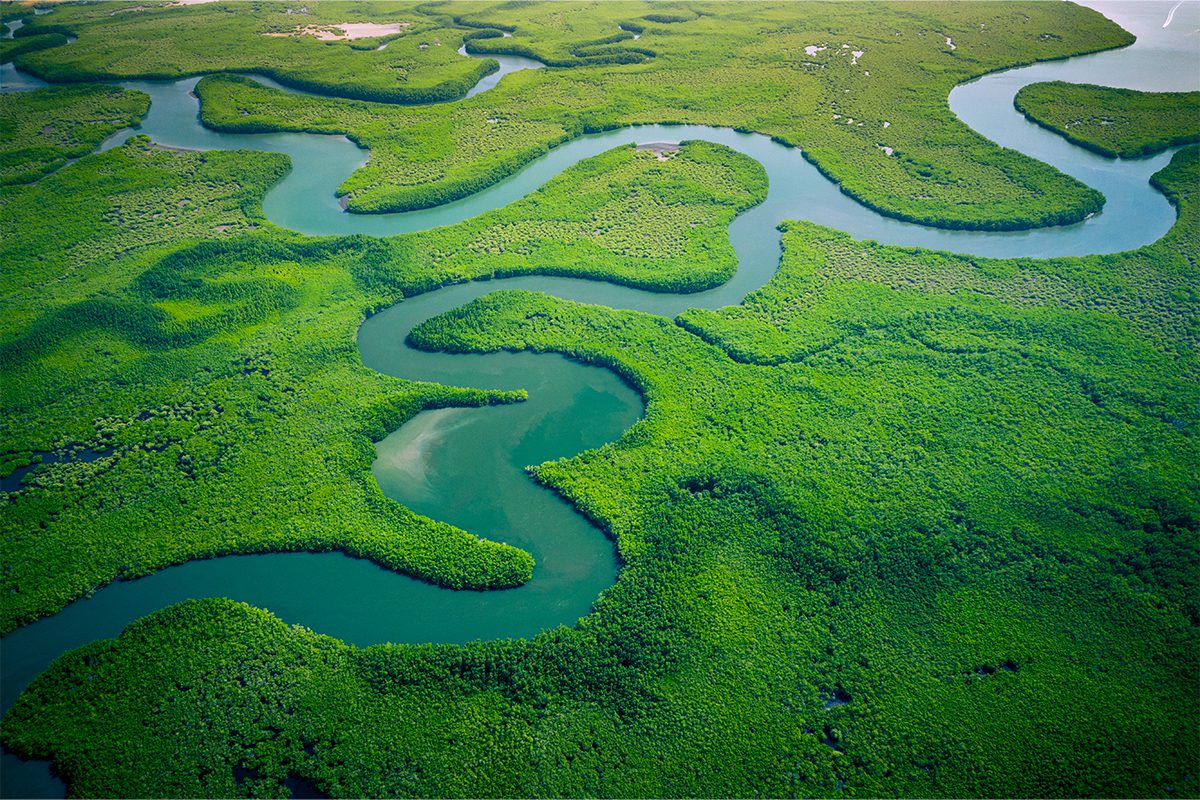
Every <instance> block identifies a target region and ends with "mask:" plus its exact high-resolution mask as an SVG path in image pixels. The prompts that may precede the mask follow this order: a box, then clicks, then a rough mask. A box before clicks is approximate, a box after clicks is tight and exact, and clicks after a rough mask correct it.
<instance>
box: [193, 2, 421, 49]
mask: <svg viewBox="0 0 1200 800" xmlns="http://www.w3.org/2000/svg"><path fill="white" fill-rule="evenodd" d="M202 1H203V0H202ZM214 2H215V0H214ZM411 26H412V23H411V22H393V23H389V24H383V23H377V22H343V23H342V24H340V25H302V26H300V27H298V28H296V30H294V31H292V32H291V33H264V34H263V36H274V37H280V36H315V37H316V38H318V39H320V40H321V41H323V42H345V41H349V40H350V39H374V38H376V37H378V36H390V35H392V34H394V33H401V32H402V31H403V30H404V29H405V28H409V27H411Z"/></svg>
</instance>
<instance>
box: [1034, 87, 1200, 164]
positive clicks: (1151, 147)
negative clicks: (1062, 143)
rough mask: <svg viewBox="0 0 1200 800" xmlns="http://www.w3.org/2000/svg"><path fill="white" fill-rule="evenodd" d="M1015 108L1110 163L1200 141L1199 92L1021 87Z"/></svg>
mask: <svg viewBox="0 0 1200 800" xmlns="http://www.w3.org/2000/svg"><path fill="white" fill-rule="evenodd" d="M1013 104H1014V105H1015V106H1016V107H1017V110H1019V111H1020V112H1021V113H1023V114H1024V115H1025V116H1026V117H1028V118H1029V119H1031V120H1032V121H1034V122H1036V123H1037V124H1039V125H1041V126H1042V127H1043V128H1048V129H1049V130H1052V131H1054V132H1055V133H1059V134H1062V135H1063V136H1065V137H1066V138H1068V139H1070V140H1071V141H1072V142H1074V143H1075V144H1078V145H1082V146H1083V147H1086V148H1088V149H1089V150H1094V151H1095V152H1097V153H1100V154H1101V155H1106V156H1112V157H1114V158H1115V157H1117V156H1120V157H1121V158H1137V157H1138V156H1148V155H1152V154H1154V153H1157V152H1160V151H1162V150H1165V149H1167V148H1168V147H1173V146H1175V145H1180V144H1187V143H1189V142H1197V141H1200V92H1136V91H1133V90H1132V89H1114V88H1112V87H1108V86H1092V85H1089V84H1075V83H1063V82H1062V81H1052V82H1049V83H1031V84H1029V85H1028V86H1024V87H1022V88H1021V91H1019V92H1017V96H1016V97H1015V98H1013Z"/></svg>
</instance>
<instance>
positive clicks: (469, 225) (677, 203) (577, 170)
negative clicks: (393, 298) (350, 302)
mask: <svg viewBox="0 0 1200 800" xmlns="http://www.w3.org/2000/svg"><path fill="white" fill-rule="evenodd" d="M664 159H665V160H659V158H658V157H657V156H656V154H655V153H653V152H649V151H642V150H635V149H633V148H630V147H621V148H617V149H616V150H611V151H609V152H608V153H605V154H603V155H600V156H597V157H595V158H591V159H588V160H586V161H583V162H581V163H580V164H578V165H577V166H575V167H573V168H572V169H571V170H569V171H568V172H566V173H563V174H562V175H560V176H558V177H557V178H554V179H553V180H551V181H549V182H548V183H547V184H546V185H545V186H544V187H542V188H541V189H540V190H539V191H538V192H537V194H536V195H535V198H531V199H530V200H527V201H521V202H518V203H515V204H513V205H511V206H508V207H507V208H504V209H499V210H497V211H494V212H492V213H489V214H485V215H483V216H480V217H477V218H475V219H471V220H467V221H465V222H463V223H461V224H460V225H456V226H453V227H449V228H436V229H434V230H432V231H428V232H426V233H418V234H413V235H412V236H409V237H404V238H403V239H402V240H398V243H399V242H403V244H402V247H403V253H404V258H403V259H401V260H397V261H393V262H390V263H389V265H388V266H387V268H386V273H385V272H383V271H376V272H374V273H372V274H371V276H370V278H369V280H370V281H372V282H375V281H386V282H391V283H395V284H396V285H398V286H399V287H400V288H401V290H402V291H403V292H404V294H406V295H410V294H413V293H415V292H416V291H423V290H426V289H428V288H431V287H433V286H436V285H440V284H442V283H444V282H446V281H447V280H451V279H453V280H463V279H469V278H478V277H502V276H509V275H518V274H523V273H528V272H539V273H542V274H553V275H572V276H585V277H593V278H603V279H604V280H608V281H612V282H615V283H624V284H628V285H630V286H638V287H640V288H645V289H652V290H655V291H668V292H694V291H699V290H701V289H708V288H711V287H713V286H717V285H720V284H722V283H724V282H725V281H727V280H729V278H730V277H732V275H733V273H734V272H735V271H736V270H737V256H736V254H735V253H734V252H733V248H732V247H730V245H729V237H728V236H727V234H726V228H727V227H728V226H729V223H730V222H732V221H733V218H734V216H735V215H736V214H737V212H738V211H743V210H745V209H747V208H749V207H750V206H752V205H755V204H756V203H759V202H762V200H763V199H764V198H765V197H766V195H767V177H766V174H765V172H764V170H763V169H762V167H761V166H760V165H759V164H758V163H757V162H755V161H753V160H751V159H749V158H746V157H745V156H742V155H740V154H738V153H736V152H734V151H732V150H730V149H728V148H726V147H723V146H721V145H717V144H712V143H710V142H704V141H697V142H686V143H684V144H683V146H682V148H681V149H680V150H678V151H673V152H669V153H668V154H666V155H665V156H664ZM364 278H366V276H364Z"/></svg>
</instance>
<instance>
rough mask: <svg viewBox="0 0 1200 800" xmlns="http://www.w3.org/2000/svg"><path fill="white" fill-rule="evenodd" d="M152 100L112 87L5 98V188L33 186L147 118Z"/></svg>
mask: <svg viewBox="0 0 1200 800" xmlns="http://www.w3.org/2000/svg"><path fill="white" fill-rule="evenodd" d="M149 107H150V98H148V97H147V96H146V95H145V94H144V93H142V92H131V91H126V90H124V89H116V88H113V87H111V86H68V87H61V88H60V87H55V88H50V89H40V90H38V91H35V92H28V93H24V94H21V95H16V94H0V185H5V184H13V183H29V182H30V181H34V180H37V179H38V178H40V177H41V176H42V175H45V174H46V173H48V172H53V171H54V170H56V169H58V168H59V167H61V166H62V165H63V164H65V163H66V162H67V159H69V158H78V157H79V156H82V155H86V154H88V153H90V152H91V151H92V150H95V149H96V146H97V145H99V144H100V143H101V142H103V141H104V140H105V139H106V138H108V136H109V135H110V134H112V133H115V132H116V131H118V130H120V129H121V128H126V127H128V126H130V125H132V124H134V123H135V122H137V121H138V120H139V119H141V118H142V116H143V115H145V113H146V110H147V109H149Z"/></svg>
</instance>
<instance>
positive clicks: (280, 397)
mask: <svg viewBox="0 0 1200 800" xmlns="http://www.w3.org/2000/svg"><path fill="white" fill-rule="evenodd" d="M285 169H286V161H285V159H283V157H281V156H277V155H268V154H261V153H247V152H232V153H227V152H212V153H203V154H201V153H190V152H178V151H163V150H161V149H159V148H156V147H154V146H153V145H151V144H150V143H149V142H148V141H147V140H145V139H144V138H138V139H135V140H132V141H131V142H130V143H129V144H128V145H126V146H125V147H123V148H119V149H117V150H114V151H111V152H109V153H105V154H102V155H95V156H89V157H87V158H85V159H82V160H81V161H79V162H78V163H76V164H74V165H72V166H71V167H69V168H66V169H63V170H61V171H60V172H58V173H57V174H55V175H53V176H50V177H48V178H45V179H43V180H42V181H41V182H39V183H37V184H35V185H34V186H31V187H28V188H26V189H23V190H21V191H19V192H14V193H13V194H12V195H11V196H10V197H9V198H8V205H7V206H6V208H5V214H4V220H5V223H4V224H5V225H6V228H7V230H6V231H5V234H6V235H5V236H3V238H2V241H0V248H2V249H0V258H2V259H3V260H4V262H5V263H13V264H28V268H27V269H26V270H24V271H16V270H14V271H6V272H5V273H4V280H5V281H6V283H7V285H6V286H5V287H4V288H5V292H4V299H3V301H2V302H3V305H0V310H3V312H4V313H3V314H0V317H2V319H3V322H2V323H0V324H2V325H3V327H2V328H0V331H2V335H0V369H2V370H3V372H2V373H0V374H2V375H3V380H2V381H0V402H2V403H3V408H4V416H5V420H6V422H7V423H8V428H7V430H6V432H5V450H6V451H7V454H6V455H5V458H4V464H5V466H4V469H5V470H6V472H11V471H12V469H13V468H15V467H17V466H20V465H22V464H26V463H29V462H30V461H31V460H33V459H34V458H35V456H36V455H37V454H38V453H41V452H54V453H56V454H58V455H71V454H74V453H78V452H80V451H86V450H89V449H90V450H93V451H96V452H100V453H104V454H105V455H104V456H103V457H102V458H100V459H99V460H97V461H92V462H84V461H81V460H79V459H77V458H76V459H73V460H71V461H70V462H67V463H58V464H53V465H47V466H43V467H39V468H38V469H37V470H36V471H34V472H33V473H32V474H30V475H28V476H27V477H26V478H25V481H26V488H24V489H22V490H21V491H20V492H17V493H15V494H12V495H8V496H7V499H6V501H5V502H7V506H6V507H5V513H4V518H3V532H4V538H3V541H4V544H3V545H2V547H3V560H4V563H5V564H6V565H11V566H10V568H9V569H8V570H7V571H6V573H5V575H4V580H5V584H4V585H5V588H6V591H5V594H4V600H3V604H2V606H3V617H2V619H0V628H3V629H11V628H12V627H13V626H15V625H16V624H18V623H19V622H23V621H27V620H29V619H32V618H33V617H36V616H38V615H41V614H46V613H49V612H52V611H55V610H57V609H58V608H60V607H61V606H62V605H63V604H65V603H66V602H68V601H69V600H72V599H74V598H76V597H78V596H80V595H81V594H84V593H86V592H87V591H90V590H92V589H94V588H96V587H97V586H99V585H103V584H104V583H107V582H108V581H110V580H113V579H114V578H117V577H134V576H138V575H144V574H146V573H148V572H151V571H153V570H155V569H158V568H161V567H163V566H166V565H168V564H172V563H178V562H181V561H186V560H188V559H192V558H198V557H203V556H209V555H214V554H218V553H230V552H260V551H265V550H293V549H307V550H317V551H321V550H330V549H342V550H346V551H348V552H351V553H353V554H356V555H361V556H365V557H369V558H372V559H374V560H376V561H377V562H379V563H381V564H384V565H387V566H389V567H392V568H394V569H398V570H402V571H405V572H408V573H410V574H414V575H418V576H421V577H424V578H427V579H429V580H432V581H436V582H438V583H442V584H445V585H448V586H453V587H502V586H511V585H515V584H519V583H523V582H524V581H526V580H528V578H529V575H530V572H531V570H532V566H533V564H532V559H531V557H530V556H529V555H528V554H527V553H525V552H524V551H521V550H518V549H516V548H514V547H511V546H508V545H502V544H498V543H494V542H490V541H486V540H482V539H477V538H475V537H473V536H470V535H468V534H466V533H464V532H462V531H458V530H456V529H453V528H451V527H450V526H448V525H445V524H442V523H437V522H433V521H431V520H428V519H424V518H420V517H416V516H415V515H413V514H412V513H410V512H409V511H407V510H406V509H404V508H403V507H401V506H399V505H398V504H396V503H394V502H392V501H390V500H388V499H387V498H385V497H384V496H383V495H382V494H381V492H380V490H379V487H378V485H377V484H376V482H375V479H374V477H373V476H372V475H371V474H370V466H371V462H372V461H373V460H374V448H373V446H372V442H373V441H377V440H379V439H382V438H383V437H384V436H386V435H387V434H388V433H389V432H390V431H392V430H394V429H396V428H397V427H399V426H400V425H401V424H402V423H403V422H404V421H405V420H407V419H408V418H410V417H411V416H413V415H414V414H416V413H417V412H419V411H420V410H422V409H424V408H431V407H438V406H442V405H478V404H483V403H488V402H510V401H512V400H516V399H520V394H519V393H487V392H482V391H470V390H467V391H464V390H452V389H447V388H444V387H438V386H431V385H427V384H414V383H411V382H408V381H402V380H398V379H394V378H388V377H386V376H383V375H381V374H379V373H377V372H374V371H372V370H368V369H366V368H365V367H363V366H362V364H361V362H360V360H359V357H358V353H357V350H356V348H355V345H354V335H355V330H356V328H357V326H358V324H359V322H360V321H361V320H362V317H363V314H364V311H365V310H366V309H371V308H381V307H384V306H387V305H390V304H392V303H395V302H397V301H398V300H400V299H401V298H402V297H404V296H407V295H411V294H415V293H417V292H420V291H426V290H429V289H431V288H435V287H437V286H440V285H443V284H446V283H450V282H455V281H461V280H464V279H468V278H475V277H483V276H489V275H494V274H500V275H502V274H515V273H518V272H530V271H542V272H553V273H556V274H558V273H562V274H573V275H595V276H598V277H606V278H611V279H613V280H617V281H622V282H627V283H631V284H636V285H641V286H648V287H654V288H661V289H664V290H666V289H681V288H682V289H695V288H700V287H703V286H710V285H713V284H714V283H718V282H720V281H722V280H725V279H726V278H727V277H728V276H729V274H730V272H731V271H732V270H733V269H734V267H735V266H736V260H735V257H734V254H733V251H732V248H731V247H730V246H729V241H728V238H727V237H726V235H725V229H726V227H727V226H728V224H729V222H730V221H731V220H732V218H733V216H734V214H735V213H736V212H737V211H738V210H739V209H743V208H746V207H748V206H750V205H752V204H753V203H755V202H759V201H760V200H761V199H762V198H763V197H764V196H765V195H766V178H765V175H764V173H763V171H762V168H761V167H760V166H759V165H758V164H756V163H755V162H753V161H751V160H750V159H748V158H746V157H745V156H742V155H740V154H738V153H736V152H734V151H732V150H729V149H728V148H725V147H721V146H718V145H713V144H710V143H706V142H696V143H692V144H688V145H685V146H684V147H683V148H682V149H681V150H680V151H679V152H678V153H677V154H675V155H673V156H671V157H669V158H667V160H665V161H660V160H658V158H657V157H656V156H655V154H654V153H651V152H644V151H637V150H634V149H633V148H630V147H623V148H618V149H616V150H614V151H610V152H608V153H605V154H603V155H601V156H598V157H596V158H593V159H590V160H588V161H584V162H581V163H580V164H578V165H577V166H576V167H573V168H572V169H571V170H568V171H567V172H566V173H564V174H563V175H561V176H559V177H558V178H556V179H555V180H553V181H551V182H550V183H549V184H548V185H547V186H546V187H544V188H543V189H541V190H539V191H538V192H535V193H533V194H532V195H531V196H530V197H528V198H526V199H524V200H522V201H521V202H519V203H516V204H513V205H512V206H509V207H508V208H505V209H502V210H499V211H496V212H493V213H491V214H487V215H484V216H482V217H479V218H477V219H473V220H469V221H467V222H464V223H462V224H460V225H457V226H453V227H447V228H440V229H436V230H434V231H430V232H427V233H422V234H414V235H411V236H407V237H398V238H396V239H394V240H384V241H376V240H369V239H367V238H365V237H347V238H337V239H307V238H303V237H298V236H294V235H290V234H287V233H285V232H282V231H279V230H278V229H274V228H273V227H272V226H270V225H269V223H266V222H265V221H264V220H263V219H262V215H261V211H260V210H259V207H258V198H259V196H260V195H261V193H262V192H263V191H264V190H265V188H266V187H267V186H269V185H270V184H271V183H272V182H274V181H275V180H277V179H278V178H279V177H280V176H281V175H282V173H283V172H284V170H285ZM693 223H695V224H693ZM539 237H542V240H546V241H549V240H553V242H554V244H553V246H552V247H551V246H547V247H546V248H545V249H544V250H540V251H539V252H538V253H536V254H535V253H533V252H530V247H529V245H530V244H531V243H536V242H538V241H539ZM501 251H503V252H501ZM693 265H695V266H693ZM475 533H479V534H481V535H486V534H487V533H488V532H487V531H478V532H475ZM68 552H69V553H70V555H69V556H68V555H66V553H68Z"/></svg>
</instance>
